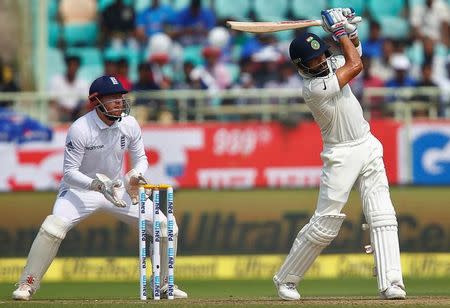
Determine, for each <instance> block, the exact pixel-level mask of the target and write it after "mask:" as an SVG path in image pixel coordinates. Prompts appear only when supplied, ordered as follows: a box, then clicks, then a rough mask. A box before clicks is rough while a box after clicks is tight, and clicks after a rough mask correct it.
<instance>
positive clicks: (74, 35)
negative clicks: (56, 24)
mask: <svg viewBox="0 0 450 308" xmlns="http://www.w3.org/2000/svg"><path fill="white" fill-rule="evenodd" d="M97 34H98V27H97V24H96V23H86V24H66V25H64V27H63V37H64V40H65V42H66V44H67V45H68V46H93V45H94V44H95V42H96V41H97Z"/></svg>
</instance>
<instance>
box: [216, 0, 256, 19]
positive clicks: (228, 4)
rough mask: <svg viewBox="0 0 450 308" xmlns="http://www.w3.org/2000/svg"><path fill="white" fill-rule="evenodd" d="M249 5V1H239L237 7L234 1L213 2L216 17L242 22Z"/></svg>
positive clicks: (220, 0) (218, 0) (219, 0)
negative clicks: (231, 18)
mask: <svg viewBox="0 0 450 308" xmlns="http://www.w3.org/2000/svg"><path fill="white" fill-rule="evenodd" d="M250 4H251V3H250V0H239V5H236V2H235V1H230V0H215V7H216V8H217V9H216V14H217V17H218V18H227V17H233V18H234V19H236V20H244V19H246V17H247V14H248V12H249V10H250V7H251V6H250Z"/></svg>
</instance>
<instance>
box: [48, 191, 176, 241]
mask: <svg viewBox="0 0 450 308" xmlns="http://www.w3.org/2000/svg"><path fill="white" fill-rule="evenodd" d="M118 195H119V198H122V199H123V200H124V201H125V203H126V204H127V206H126V207H123V208H122V207H117V206H115V205H113V204H112V203H111V202H109V201H108V200H106V199H105V197H104V196H103V195H102V194H101V193H100V192H97V191H87V190H78V189H73V188H71V189H69V190H66V191H63V192H60V193H59V194H58V198H57V199H56V202H55V205H54V206H53V215H55V216H57V217H59V218H61V219H62V220H64V221H66V222H68V223H69V224H71V225H72V228H73V227H74V226H75V225H77V224H78V223H79V222H81V221H83V220H84V219H86V218H87V217H89V216H90V215H91V214H93V213H95V212H97V211H102V212H107V213H109V214H112V215H114V216H115V217H117V218H118V219H119V220H121V221H123V222H125V223H127V224H132V225H134V226H136V228H137V223H138V218H139V209H138V208H139V204H131V199H130V196H129V195H128V194H127V193H126V191H125V188H120V189H119V194H118ZM146 206H147V211H146V214H145V219H146V221H147V230H148V232H150V230H151V227H152V224H153V217H152V209H153V203H152V201H151V200H147V202H146ZM160 215H161V216H160V220H161V225H162V226H166V225H167V219H166V216H165V215H164V214H163V213H162V212H160ZM175 229H178V228H177V227H176V226H175ZM161 231H163V230H161ZM176 231H177V230H176ZM175 233H177V232H175Z"/></svg>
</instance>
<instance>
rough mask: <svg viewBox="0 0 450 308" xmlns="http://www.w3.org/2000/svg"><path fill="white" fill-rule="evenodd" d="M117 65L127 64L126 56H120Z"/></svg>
mask: <svg viewBox="0 0 450 308" xmlns="http://www.w3.org/2000/svg"><path fill="white" fill-rule="evenodd" d="M117 65H119V66H124V65H125V66H127V65H128V60H127V58H120V59H118V60H117Z"/></svg>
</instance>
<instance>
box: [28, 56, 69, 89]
mask: <svg viewBox="0 0 450 308" xmlns="http://www.w3.org/2000/svg"><path fill="white" fill-rule="evenodd" d="M35 56H36V55H35ZM46 57H47V76H46V78H47V83H48V82H50V80H51V79H52V78H53V76H55V75H59V74H63V73H64V72H65V70H66V64H65V62H64V55H63V53H62V52H61V50H60V49H58V48H48V49H47V55H46ZM34 63H37V62H36V61H35V62H34ZM37 78H42V76H37Z"/></svg>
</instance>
